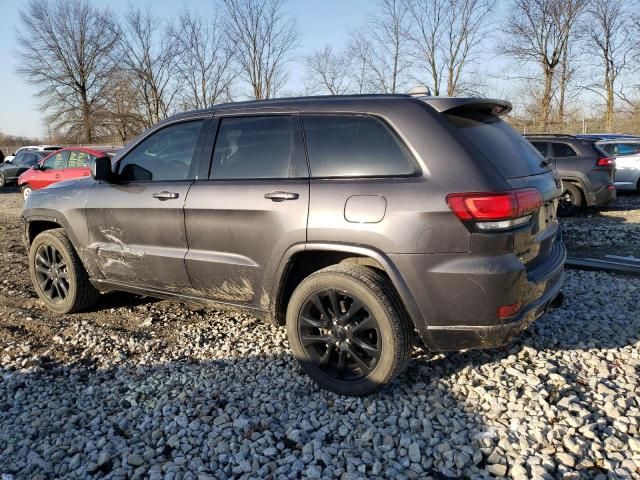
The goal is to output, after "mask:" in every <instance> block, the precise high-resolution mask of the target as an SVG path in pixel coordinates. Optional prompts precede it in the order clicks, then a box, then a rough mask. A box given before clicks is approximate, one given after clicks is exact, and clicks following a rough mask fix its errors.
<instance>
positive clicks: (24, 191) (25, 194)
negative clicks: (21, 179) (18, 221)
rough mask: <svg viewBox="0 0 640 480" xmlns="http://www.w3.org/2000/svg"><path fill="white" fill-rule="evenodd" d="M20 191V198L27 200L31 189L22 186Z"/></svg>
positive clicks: (27, 186)
mask: <svg viewBox="0 0 640 480" xmlns="http://www.w3.org/2000/svg"><path fill="white" fill-rule="evenodd" d="M20 191H21V192H22V197H23V198H24V200H25V201H26V200H27V198H29V195H31V192H32V191H33V189H32V188H31V187H30V186H29V185H23V186H22V188H21V189H20Z"/></svg>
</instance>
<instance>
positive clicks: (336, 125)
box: [303, 115, 415, 177]
mask: <svg viewBox="0 0 640 480" xmlns="http://www.w3.org/2000/svg"><path fill="white" fill-rule="evenodd" d="M303 122H304V131H305V136H306V139H307V151H308V154H309V163H310V165H311V175H312V176H313V177H384V176H401V175H412V174H414V173H415V167H414V165H413V162H412V161H411V159H410V156H409V152H408V151H407V150H406V148H405V147H404V145H403V144H402V143H401V142H400V140H399V139H398V138H397V137H396V136H395V134H394V133H393V132H392V131H391V130H390V129H389V128H388V127H387V126H386V125H385V124H384V123H383V122H382V121H381V120H379V119H378V118H375V117H371V116H366V115H305V116H304V117H303Z"/></svg>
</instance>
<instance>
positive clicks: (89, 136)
mask: <svg viewBox="0 0 640 480" xmlns="http://www.w3.org/2000/svg"><path fill="white" fill-rule="evenodd" d="M80 97H81V98H82V131H83V136H84V142H85V143H89V144H90V143H92V142H93V128H92V126H91V106H90V105H89V101H88V100H87V91H86V89H85V88H82V90H81V91H80Z"/></svg>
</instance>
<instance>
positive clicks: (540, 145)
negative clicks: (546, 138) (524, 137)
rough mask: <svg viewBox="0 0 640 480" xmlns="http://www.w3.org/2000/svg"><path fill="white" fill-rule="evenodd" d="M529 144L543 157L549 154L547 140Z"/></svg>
mask: <svg viewBox="0 0 640 480" xmlns="http://www.w3.org/2000/svg"><path fill="white" fill-rule="evenodd" d="M531 144H532V145H533V146H534V147H536V150H538V151H539V152H540V153H541V154H542V156H543V157H545V158H546V157H547V156H548V155H549V144H548V143H547V142H531Z"/></svg>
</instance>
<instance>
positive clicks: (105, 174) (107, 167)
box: [91, 157, 113, 182]
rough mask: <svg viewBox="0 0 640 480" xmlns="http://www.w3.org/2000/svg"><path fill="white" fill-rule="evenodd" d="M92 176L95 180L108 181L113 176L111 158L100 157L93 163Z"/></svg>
mask: <svg viewBox="0 0 640 480" xmlns="http://www.w3.org/2000/svg"><path fill="white" fill-rule="evenodd" d="M91 176H92V177H93V179H94V180H98V181H103V182H108V181H110V180H111V178H112V177H113V172H112V171H111V158H110V157H98V158H96V159H95V160H94V161H93V163H91Z"/></svg>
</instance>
